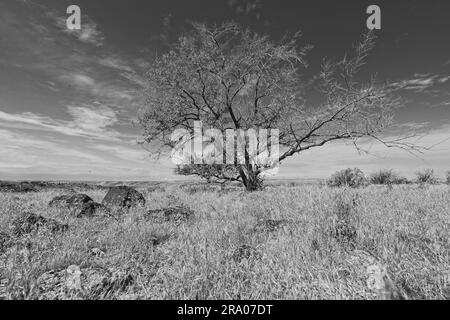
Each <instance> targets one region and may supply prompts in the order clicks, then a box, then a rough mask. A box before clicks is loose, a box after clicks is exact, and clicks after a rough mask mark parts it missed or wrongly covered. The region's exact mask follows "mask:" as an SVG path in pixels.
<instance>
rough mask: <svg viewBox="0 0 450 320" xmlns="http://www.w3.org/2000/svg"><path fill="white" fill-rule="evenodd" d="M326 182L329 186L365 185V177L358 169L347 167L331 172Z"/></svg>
mask: <svg viewBox="0 0 450 320" xmlns="http://www.w3.org/2000/svg"><path fill="white" fill-rule="evenodd" d="M327 184H328V185H329V186H330V187H351V188H359V187H364V186H366V185H367V178H366V176H365V175H364V173H363V172H362V171H361V170H360V169H358V168H353V169H351V168H348V169H345V170H341V171H338V172H336V173H335V174H333V175H332V176H331V178H330V179H328V181H327Z"/></svg>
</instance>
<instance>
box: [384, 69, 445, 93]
mask: <svg viewBox="0 0 450 320" xmlns="http://www.w3.org/2000/svg"><path fill="white" fill-rule="evenodd" d="M449 80H450V76H441V75H437V74H434V75H431V74H419V73H416V74H414V75H413V77H412V78H411V79H406V80H401V81H398V82H394V83H391V87H392V88H394V89H397V90H399V89H401V90H410V91H414V92H424V91H426V90H428V89H430V88H432V87H434V86H435V85H438V84H444V83H446V82H447V81H449Z"/></svg>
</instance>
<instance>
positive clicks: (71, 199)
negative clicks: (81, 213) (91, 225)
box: [48, 193, 94, 209]
mask: <svg viewBox="0 0 450 320" xmlns="http://www.w3.org/2000/svg"><path fill="white" fill-rule="evenodd" d="M93 201H94V200H92V198H91V197H89V196H88V195H85V194H80V193H78V194H66V195H62V196H58V197H55V198H53V200H52V201H50V202H49V204H48V205H49V206H50V207H64V208H67V209H73V208H76V207H80V206H81V205H83V204H85V203H88V202H93Z"/></svg>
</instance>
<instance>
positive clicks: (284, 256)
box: [0, 185, 450, 299]
mask: <svg viewBox="0 0 450 320" xmlns="http://www.w3.org/2000/svg"><path fill="white" fill-rule="evenodd" d="M202 189H204V190H202ZM138 190H139V191H141V192H142V193H143V194H144V196H145V198H146V200H147V202H146V205H145V208H136V209H132V210H130V211H129V212H128V213H125V214H120V215H119V214H116V215H115V216H114V217H91V218H88V217H84V218H75V217H71V216H70V215H69V214H68V212H66V211H64V210H58V209H53V208H49V206H48V203H49V201H50V200H52V199H53V198H54V197H55V196H58V195H61V194H64V191H63V190H60V189H54V190H44V191H40V192H31V193H13V192H10V193H2V194H0V228H1V229H0V232H2V233H1V234H2V237H3V240H2V239H0V241H1V242H0V244H1V245H2V248H0V250H1V251H0V296H1V297H2V298H5V299H72V298H75V299H449V298H450V287H449V285H450V235H449V232H450V188H449V186H446V185H436V186H418V185H402V186H394V187H392V188H391V187H389V188H388V187H385V186H369V187H367V188H362V189H347V188H330V187H327V186H321V185H299V186H291V187H289V186H270V187H268V188H267V189H266V190H265V191H260V192H253V193H247V192H244V191H242V190H240V189H230V190H224V191H220V190H208V188H206V189H205V188H192V187H191V188H179V187H177V186H176V185H168V186H166V188H165V190H163V188H159V189H158V190H156V191H149V190H146V189H138ZM77 192H83V193H86V194H87V195H89V196H90V197H91V198H93V199H94V200H95V201H101V200H102V198H103V196H104V195H105V194H106V192H107V190H104V189H98V190H95V189H89V190H77ZM180 206H181V207H184V208H188V209H190V210H192V212H193V215H191V216H187V217H183V216H173V217H171V216H167V217H166V218H165V219H161V218H158V217H157V216H154V215H149V214H148V211H149V210H153V209H164V208H169V207H180ZM22 212H34V213H36V214H39V215H42V216H44V217H46V218H52V219H55V220H57V221H59V222H61V223H64V224H67V225H68V229H67V230H66V231H65V232H52V231H51V230H50V229H49V228H39V229H37V230H33V231H32V232H31V233H29V234H24V235H20V236H17V237H15V238H13V239H12V238H11V239H10V238H8V234H9V233H10V225H11V223H12V222H13V220H14V219H15V218H16V217H17V216H18V215H19V214H20V213H22ZM8 243H9V244H8ZM77 279H78V280H77ZM80 279H81V280H80ZM77 281H78V282H79V281H81V285H80V283H77Z"/></svg>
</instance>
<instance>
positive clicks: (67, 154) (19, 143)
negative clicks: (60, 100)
mask: <svg viewBox="0 0 450 320" xmlns="http://www.w3.org/2000/svg"><path fill="white" fill-rule="evenodd" d="M0 147H1V148H2V150H4V152H2V153H1V155H0V161H1V162H2V163H3V167H5V166H7V165H8V164H10V165H11V164H12V166H13V167H14V166H15V167H17V166H19V167H27V166H28V167H32V166H36V165H47V166H48V165H52V164H53V163H58V162H57V161H58V160H57V159H56V158H57V157H63V158H70V159H73V160H74V162H75V163H78V165H80V163H79V162H80V161H84V162H95V163H98V164H106V163H108V161H107V160H105V159H104V158H102V157H99V156H97V155H93V154H90V153H88V152H86V151H84V150H83V151H82V150H79V149H78V148H76V147H74V146H72V145H67V144H66V145H60V144H58V143H55V142H52V141H48V140H44V139H42V138H38V137H35V136H33V135H27V134H25V133H22V132H21V133H16V132H13V131H11V130H5V129H0Z"/></svg>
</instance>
